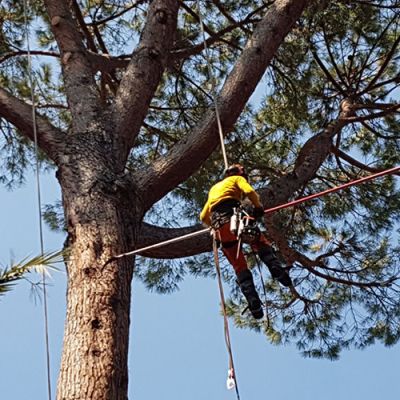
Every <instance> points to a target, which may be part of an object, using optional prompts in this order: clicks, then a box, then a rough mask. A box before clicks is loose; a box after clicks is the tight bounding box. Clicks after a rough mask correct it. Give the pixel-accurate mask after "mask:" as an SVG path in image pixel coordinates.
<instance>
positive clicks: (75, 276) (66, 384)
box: [57, 137, 141, 400]
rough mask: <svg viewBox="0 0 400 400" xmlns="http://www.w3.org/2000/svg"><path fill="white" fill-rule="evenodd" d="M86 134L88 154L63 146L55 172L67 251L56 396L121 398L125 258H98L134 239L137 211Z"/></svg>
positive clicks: (129, 268)
mask: <svg viewBox="0 0 400 400" xmlns="http://www.w3.org/2000/svg"><path fill="white" fill-rule="evenodd" d="M86 139H87V137H86ZM86 139H85V142H86V144H85V146H87V145H88V141H87V140H86ZM79 140H82V137H80V138H79ZM89 141H90V142H91V145H90V147H91V149H90V150H89V154H92V155H93V157H89V160H88V157H87V155H86V156H85V158H86V160H83V158H79V157H80V156H77V155H76V154H79V153H80V152H75V154H74V152H73V151H70V155H69V156H66V157H63V160H64V162H65V164H64V165H61V167H60V169H59V173H58V178H59V181H60V184H61V186H62V189H63V202H64V209H65V213H66V220H67V223H68V246H69V248H70V250H71V252H70V255H69V260H70V261H69V263H68V267H67V272H68V289H67V299H68V301H67V318H66V325H65V334H64V349H63V355H62V361H61V369H60V375H59V382H58V391H57V399H59V400H78V399H79V400H84V399H85V400H86V399H93V400H100V399H101V400H106V399H107V400H111V399H112V400H123V399H124V400H125V399H127V386H128V371H127V356H128V337H129V315H130V293H131V280H132V272H133V260H132V259H123V260H118V262H113V263H111V264H109V265H107V266H106V267H104V264H105V262H106V261H107V260H108V259H109V258H110V257H111V256H112V255H115V254H118V253H121V252H123V251H126V250H127V243H133V242H135V241H136V237H137V232H138V230H137V229H138V227H139V226H140V221H141V213H140V211H139V209H138V207H137V205H136V204H135V198H133V196H134V193H136V192H135V191H134V190H133V188H131V189H132V190H129V191H128V190H124V188H121V187H119V186H118V187H117V186H116V185H115V183H114V182H115V181H116V179H115V178H114V177H115V176H116V175H115V174H113V173H112V171H113V166H112V164H111V163H110V160H108V159H107V158H108V157H107V156H108V154H107V152H106V151H105V150H104V147H105V146H104V143H100V144H99V143H98V142H99V141H98V137H96V138H95V139H94V138H92V140H89ZM96 142H97V143H96ZM71 148H72V149H76V146H71ZM90 152H91V153H90ZM104 177H106V178H104ZM127 216H129V217H127ZM132 216H134V218H133V219H132ZM127 221H129V223H128V222H127ZM132 221H134V223H132Z"/></svg>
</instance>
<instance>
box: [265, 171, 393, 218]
mask: <svg viewBox="0 0 400 400" xmlns="http://www.w3.org/2000/svg"><path fill="white" fill-rule="evenodd" d="M397 171H400V166H399V167H394V168H390V169H387V170H385V171H381V172H377V173H376V174H372V175H368V176H365V177H364V178H360V179H356V180H354V181H350V182H347V183H345V184H343V185H339V186H335V187H333V188H330V189H327V190H324V191H323V192H318V193H314V194H311V195H309V196H305V197H301V198H300V199H297V200H293V201H290V202H289V203H286V204H281V205H279V206H276V207H271V208H267V209H265V210H264V214H270V213H272V212H275V211H278V210H283V209H284V208H288V207H291V206H294V205H296V204H300V203H304V202H305V201H308V200H312V199H315V198H317V197H321V196H325V195H326V194H329V193H334V192H337V191H339V190H342V189H346V188H348V187H350V186H354V185H359V184H360V183H364V182H367V181H370V180H372V179H375V178H378V177H380V176H384V175H389V174H394V173H396V172H397Z"/></svg>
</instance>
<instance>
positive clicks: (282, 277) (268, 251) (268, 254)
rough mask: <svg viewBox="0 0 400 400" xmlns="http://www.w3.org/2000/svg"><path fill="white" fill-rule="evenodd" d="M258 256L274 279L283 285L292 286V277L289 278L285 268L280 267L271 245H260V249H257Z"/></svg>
mask: <svg viewBox="0 0 400 400" xmlns="http://www.w3.org/2000/svg"><path fill="white" fill-rule="evenodd" d="M258 256H259V257H260V259H261V261H262V262H263V263H264V264H265V265H266V266H267V267H268V269H269V272H270V273H271V275H272V277H273V278H274V279H277V280H278V282H279V283H280V284H281V285H283V286H286V287H290V286H293V282H292V279H291V278H290V276H289V273H288V271H287V269H286V268H283V267H282V265H281V263H280V262H279V260H278V259H277V257H276V255H275V253H274V250H273V249H272V247H271V246H263V247H261V249H260V250H258Z"/></svg>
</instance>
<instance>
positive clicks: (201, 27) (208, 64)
mask: <svg viewBox="0 0 400 400" xmlns="http://www.w3.org/2000/svg"><path fill="white" fill-rule="evenodd" d="M197 13H198V15H199V22H200V29H201V34H202V36H203V43H204V53H205V59H206V63H207V71H208V78H209V79H210V80H211V97H212V99H213V102H214V109H215V117H216V118H217V125H218V134H219V140H220V143H221V150H222V157H223V159H224V165H225V169H228V166H229V164H228V157H227V155H226V150H225V142H224V131H223V129H222V123H221V117H220V113H219V108H218V102H217V96H216V93H215V87H216V80H215V78H214V75H213V72H212V68H211V57H210V54H209V49H208V46H207V40H206V33H205V30H204V22H203V17H202V14H201V8H200V0H197Z"/></svg>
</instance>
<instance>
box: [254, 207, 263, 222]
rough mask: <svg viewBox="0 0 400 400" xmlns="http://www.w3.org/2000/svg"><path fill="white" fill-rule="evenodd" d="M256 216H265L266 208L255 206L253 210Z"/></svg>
mask: <svg viewBox="0 0 400 400" xmlns="http://www.w3.org/2000/svg"><path fill="white" fill-rule="evenodd" d="M253 216H254V218H256V219H257V218H262V217H263V216H264V209H263V208H262V207H254V210H253Z"/></svg>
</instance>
